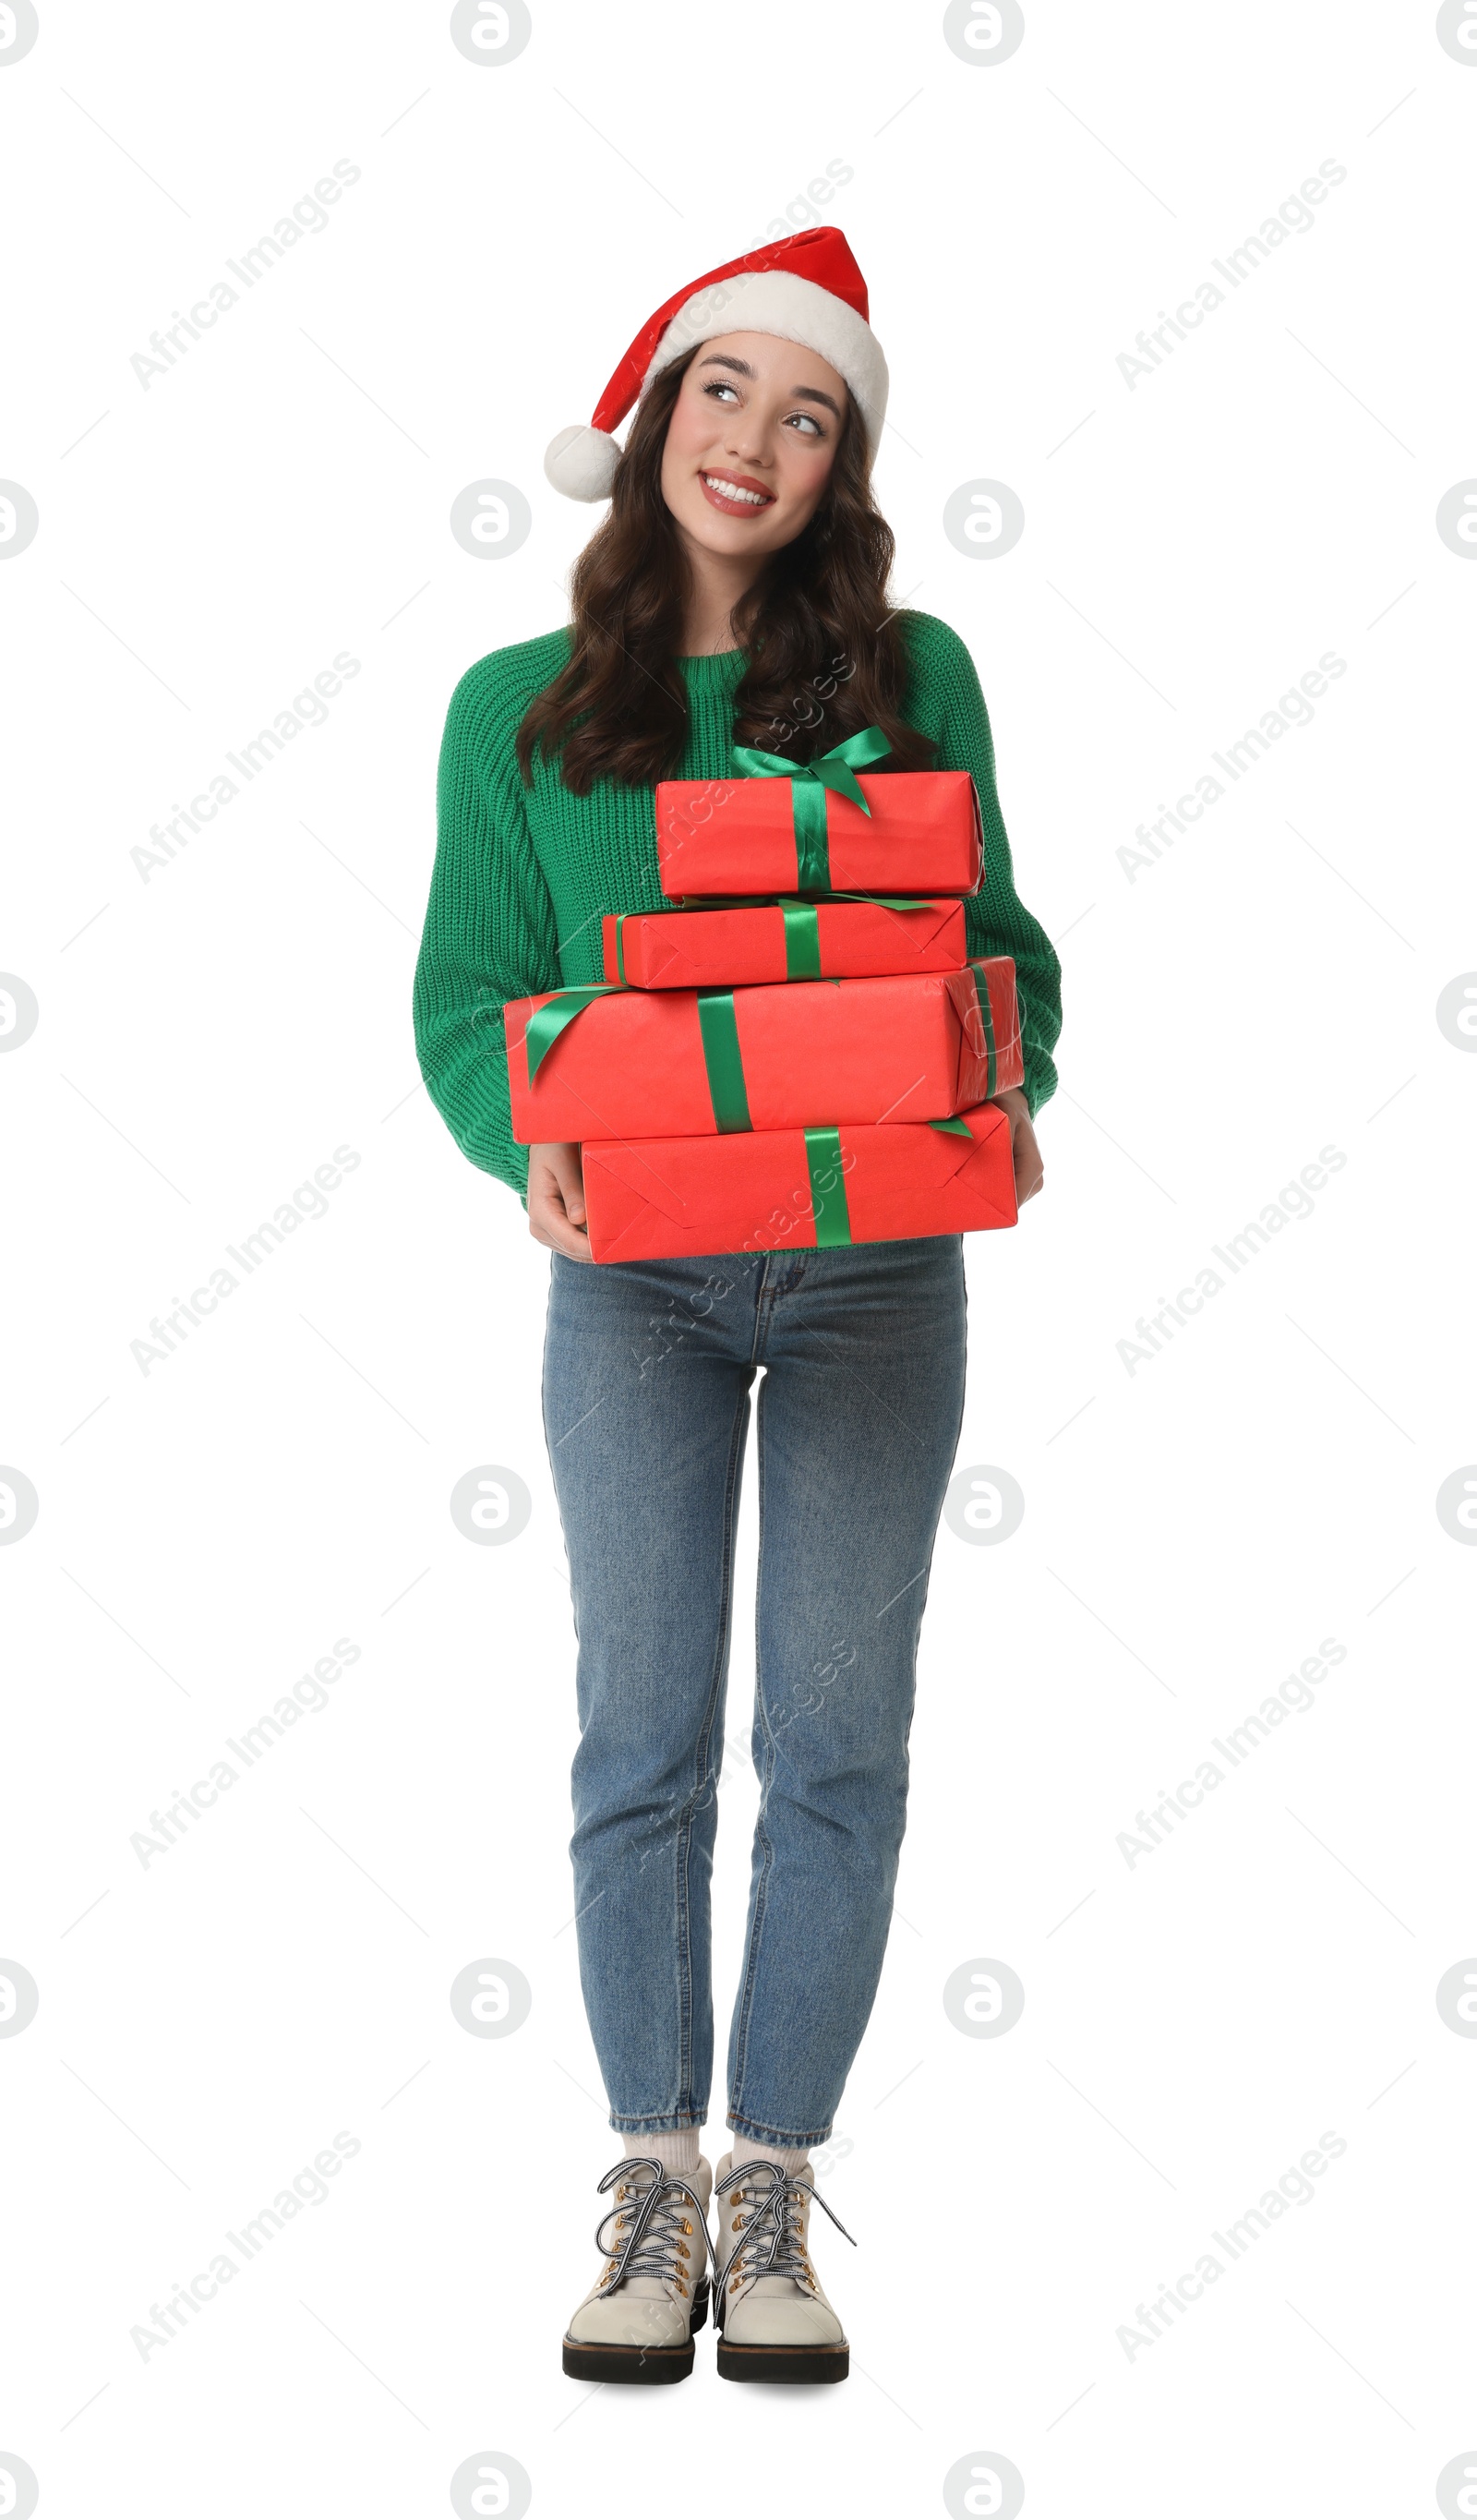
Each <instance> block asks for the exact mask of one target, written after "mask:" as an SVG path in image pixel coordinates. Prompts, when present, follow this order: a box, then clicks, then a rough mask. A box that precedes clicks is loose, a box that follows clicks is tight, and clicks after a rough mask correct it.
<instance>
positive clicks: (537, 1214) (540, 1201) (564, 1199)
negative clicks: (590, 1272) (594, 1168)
mask: <svg viewBox="0 0 1477 2520" xmlns="http://www.w3.org/2000/svg"><path fill="white" fill-rule="evenodd" d="M528 1231H529V1233H530V1234H531V1235H532V1236H533V1238H534V1240H535V1242H543V1243H546V1244H547V1245H548V1247H549V1249H550V1250H551V1251H561V1252H562V1253H563V1255H564V1257H565V1259H566V1260H588V1259H589V1257H590V1238H589V1235H588V1233H587V1232H586V1230H585V1186H584V1178H583V1174H582V1172H581V1168H580V1150H579V1148H578V1147H577V1146H547V1147H532V1148H529V1152H528Z"/></svg>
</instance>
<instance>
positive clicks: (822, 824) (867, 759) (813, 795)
mask: <svg viewBox="0 0 1477 2520" xmlns="http://www.w3.org/2000/svg"><path fill="white" fill-rule="evenodd" d="M891 750H892V746H891V744H890V743H889V742H888V741H887V738H886V736H885V735H884V734H883V733H882V730H881V728H880V727H879V726H867V727H864V728H863V729H862V731H861V733H860V735H849V736H848V737H847V738H846V741H845V742H844V743H835V744H832V746H831V748H830V750H829V752H823V753H821V754H820V755H819V757H818V758H817V759H816V760H814V761H786V760H785V758H784V755H783V752H760V751H759V750H758V749H757V748H756V746H755V745H753V744H751V743H736V744H735V746H734V759H735V760H736V761H737V762H738V764H739V768H740V770H742V771H744V772H745V773H746V774H747V776H748V777H749V778H750V779H787V780H788V781H789V783H790V789H789V793H790V811H791V814H792V815H793V817H794V825H795V881H796V883H797V884H798V886H799V888H800V890H801V891H802V892H828V891H829V890H830V853H829V850H828V845H827V836H826V814H827V805H826V791H827V789H828V788H831V789H833V790H834V792H835V794H836V795H838V796H844V797H845V798H846V799H847V801H848V802H849V803H850V804H853V805H860V806H861V808H862V811H863V813H864V814H867V815H869V816H870V815H871V812H872V807H871V806H870V805H869V804H868V802H867V799H866V797H865V796H864V795H863V793H862V790H861V788H860V787H858V785H857V779H856V774H857V772H858V771H859V770H865V769H866V768H867V767H868V765H869V763H871V762H873V761H880V760H882V759H883V758H884V756H885V755H886V754H887V753H889V752H890V751H891Z"/></svg>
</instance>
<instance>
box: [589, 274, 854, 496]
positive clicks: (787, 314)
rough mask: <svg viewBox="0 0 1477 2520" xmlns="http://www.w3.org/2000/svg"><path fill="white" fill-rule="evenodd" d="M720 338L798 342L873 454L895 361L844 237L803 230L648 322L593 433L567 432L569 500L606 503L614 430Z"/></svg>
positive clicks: (600, 407)
mask: <svg viewBox="0 0 1477 2520" xmlns="http://www.w3.org/2000/svg"><path fill="white" fill-rule="evenodd" d="M721 333H770V334H774V335H775V336H776V337H778V338H779V339H780V340H782V341H798V342H800V343H801V344H802V346H803V347H804V348H805V349H807V350H814V351H815V352H816V354H817V356H818V357H820V358H823V359H825V360H827V361H828V363H829V365H830V366H831V367H833V368H834V369H835V371H836V373H837V375H838V376H840V377H843V378H844V379H845V382H846V386H847V390H848V391H849V393H850V395H851V397H852V400H853V401H854V402H855V404H856V406H857V409H858V410H859V412H860V413H861V415H862V420H863V422H864V424H865V427H866V430H867V443H868V447H869V449H870V451H871V452H872V453H873V454H875V452H876V445H877V439H878V438H879V437H880V435H881V433H882V417H883V414H884V413H885V411H886V409H887V362H886V360H885V359H884V358H883V356H882V348H881V343H880V342H879V341H878V339H877V337H876V335H875V334H874V333H873V329H872V327H871V325H870V324H869V323H868V320H867V283H866V281H865V280H864V279H863V278H862V274H861V272H860V271H859V269H858V268H857V263H856V258H855V256H854V255H853V253H852V250H851V248H850V246H849V245H848V244H847V242H846V239H845V238H844V236H843V235H842V234H841V231H840V229H839V228H804V229H802V231H801V232H800V234H799V235H798V236H792V237H785V238H784V239H783V241H782V242H781V243H780V244H777V245H765V246H760V247H759V248H758V249H757V250H756V251H755V252H753V253H742V254H739V258H738V260H737V261H735V262H725V263H723V264H721V265H720V266H719V268H718V270H716V271H706V272H704V273H703V275H702V278H701V279H700V280H694V281H691V282H690V283H689V285H688V287H687V288H686V289H680V290H679V291H678V292H677V294H676V296H675V297H669V298H668V299H667V302H666V304H665V305H664V306H658V308H657V310H656V312H655V314H654V315H653V316H651V317H650V319H649V321H648V322H647V323H645V324H644V325H643V326H642V328H641V331H640V332H639V333H638V334H637V336H636V338H635V340H634V341H633V342H632V344H631V346H630V348H629V350H627V352H626V354H625V357H624V358H623V359H622V360H621V362H620V365H619V366H618V367H617V369H616V371H615V374H614V376H613V377H612V378H611V379H610V382H609V383H608V384H607V385H606V387H605V390H604V393H603V394H602V395H601V398H600V401H599V402H598V403H597V405H596V407H595V413H594V417H593V418H592V420H591V424H590V427H588V428H581V427H574V428H561V429H560V430H559V435H558V436H557V437H555V438H553V439H551V441H550V445H549V450H548V453H547V454H546V455H545V457H544V471H545V472H546V473H547V474H548V476H549V479H550V480H551V481H552V482H553V484H554V486H555V488H556V490H562V492H563V493H564V496H565V498H567V499H608V498H609V496H610V492H611V489H612V487H613V486H614V481H615V468H616V465H617V464H618V462H619V461H620V448H619V447H618V446H617V445H616V443H615V439H614V437H613V436H612V435H611V433H610V432H611V430H612V429H615V428H617V427H619V426H620V423H621V422H622V421H623V420H624V419H625V417H626V414H627V412H628V411H629V410H630V409H631V407H632V405H633V404H634V403H635V401H636V399H637V397H638V395H640V394H641V393H642V392H643V391H644V389H645V388H646V386H648V385H649V383H650V382H651V380H652V378H653V377H657V376H660V374H661V371H662V369H663V368H668V367H670V366H671V364H672V362H673V360H674V359H680V358H683V357H685V356H686V354H687V352H688V351H689V350H692V349H694V348H695V347H696V346H697V344H698V343H699V342H700V341H711V340H714V339H716V338H717V337H718V335H719V334H721Z"/></svg>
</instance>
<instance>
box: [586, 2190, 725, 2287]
mask: <svg viewBox="0 0 1477 2520" xmlns="http://www.w3.org/2000/svg"><path fill="white" fill-rule="evenodd" d="M643 2170H646V2171H649V2172H650V2174H651V2175H650V2178H649V2180H648V2181H647V2183H646V2184H645V2185H643V2184H642V2183H641V2182H640V2180H639V2179H638V2177H637V2173H638V2172H640V2171H643ZM617 2183H618V2184H617ZM611 2186H614V2188H615V2203H614V2205H613V2206H612V2207H611V2208H610V2210H609V2212H608V2213H606V2214H604V2216H603V2217H602V2219H601V2220H600V2222H599V2223H597V2225H596V2227H595V2245H596V2247H597V2248H598V2249H601V2250H603V2251H604V2255H605V2258H606V2261H607V2263H606V2267H605V2272H604V2278H603V2281H604V2289H605V2290H606V2292H613V2291H614V2290H615V2288H616V2286H617V2285H618V2284H623V2283H625V2282H626V2281H627V2279H628V2278H629V2277H630V2276H632V2275H654V2276H655V2277H656V2278H657V2280H658V2281H659V2282H661V2283H670V2284H675V2285H676V2287H677V2289H678V2291H679V2292H680V2293H682V2294H684V2295H686V2294H687V2293H689V2292H690V2291H691V2289H692V2283H693V2263H692V2259H693V2253H692V2250H691V2249H690V2247H689V2245H688V2243H689V2241H690V2240H691V2239H692V2237H693V2234H694V2229H698V2228H703V2226H704V2224H705V2214H704V2208H703V2203H702V2199H701V2197H700V2196H697V2195H695V2194H694V2190H693V2189H692V2188H691V2187H690V2186H689V2185H688V2183H687V2181H686V2180H685V2179H678V2178H676V2177H675V2176H674V2175H673V2173H672V2172H671V2171H669V2170H666V2169H664V2168H663V2166H662V2164H661V2163H660V2162H659V2161H653V2160H651V2159H649V2157H646V2156H642V2157H639V2158H637V2159H634V2160H626V2161H618V2162H617V2163H616V2165H615V2168H614V2169H613V2170H607V2171H606V2173H605V2175H604V2179H603V2180H602V2181H601V2183H600V2186H599V2189H598V2190H597V2193H598V2194H600V2195H602V2196H604V2193H605V2191H606V2189H607V2188H609V2187H611ZM690 2209H691V2210H690ZM694 2215H695V2216H696V2222H695V2224H694V2220H693V2216H694ZM607 2234H608V2235H609V2236H608V2237H607V2236H606V2235H607Z"/></svg>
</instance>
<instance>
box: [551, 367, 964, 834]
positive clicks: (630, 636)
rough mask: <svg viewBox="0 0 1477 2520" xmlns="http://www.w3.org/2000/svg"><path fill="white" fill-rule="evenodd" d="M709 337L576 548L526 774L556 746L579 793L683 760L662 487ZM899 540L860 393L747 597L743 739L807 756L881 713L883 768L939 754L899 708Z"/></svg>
mask: <svg viewBox="0 0 1477 2520" xmlns="http://www.w3.org/2000/svg"><path fill="white" fill-rule="evenodd" d="M700 346H701V344H697V345H695V346H694V349H693V350H691V351H690V352H689V354H688V356H687V357H686V358H685V359H681V360H678V361H675V362H674V363H673V365H672V366H671V367H669V368H665V369H663V371H662V373H661V375H660V376H659V377H657V378H656V379H655V381H654V382H652V383H651V384H650V385H649V387H648V389H647V391H646V393H645V394H644V396H643V398H642V401H641V403H640V405H639V407H638V409H637V414H636V420H635V423H634V425H633V427H632V430H631V435H630V439H629V442H628V444H627V446H626V450H625V453H624V454H623V455H622V457H621V460H620V463H619V466H618V467H617V470H616V474H615V488H614V492H613V495H612V497H611V501H610V513H609V515H608V516H607V517H606V518H605V520H604V523H603V524H602V525H601V526H599V527H598V529H597V531H596V532H595V533H594V534H592V536H591V538H590V540H589V542H588V543H587V544H586V545H585V548H584V550H583V551H582V552H581V554H580V556H579V559H578V560H577V561H576V562H575V564H574V570H573V575H572V577H571V581H570V598H571V606H572V612H573V622H572V633H571V636H572V648H571V652H570V656H569V661H568V663H567V664H566V665H565V666H564V668H563V670H562V672H561V673H559V675H558V676H557V677H556V679H555V680H554V681H553V682H552V683H551V684H550V685H549V686H548V689H547V690H545V691H543V692H540V693H539V695H538V697H536V698H535V699H534V701H533V702H532V704H531V706H530V707H529V709H528V712H527V714H526V716H525V717H524V719H523V722H522V724H521V726H520V727H519V729H518V737H517V757H518V764H519V767H520V769H521V770H522V773H523V778H524V780H525V782H526V781H528V780H529V779H530V778H531V776H532V768H533V759H534V754H535V753H536V752H537V753H540V754H542V755H543V756H544V757H545V758H551V759H552V758H553V757H554V756H555V755H556V754H558V755H559V771H560V776H561V778H562V780H563V784H564V786H565V787H568V788H569V789H571V790H572V792H573V793H574V794H575V795H576V796H588V794H589V793H590V790H591V787H593V786H594V784H595V781H596V780H597V779H602V778H604V779H613V780H616V781H619V782H620V783H621V784H622V785H624V786H626V787H648V786H649V785H651V784H652V783H653V782H654V781H656V780H658V779H664V778H671V777H673V776H674V775H675V774H676V771H677V769H678V767H679V765H680V763H681V760H682V753H683V747H684V744H685V742H686V741H687V732H688V703H687V692H686V687H685V685H684V683H683V679H682V673H681V669H680V667H679V666H678V664H677V661H676V657H677V652H678V646H679V642H680V640H681V636H682V624H683V611H684V606H685V602H686V597H687V592H688V562H687V558H686V555H685V553H684V551H683V547H682V541H681V537H680V535H679V533H678V530H677V524H676V520H675V518H674V517H673V516H672V513H671V510H670V509H669V508H668V506H667V504H666V501H665V500H664V499H663V497H662V495H661V459H662V449H663V446H664V444H665V441H666V433H667V423H668V421H669V419H670V418H671V414H672V406H673V404H674V403H675V401H676V399H677V395H678V391H679V388H680V386H681V384H682V380H683V378H684V376H685V375H686V374H687V371H688V369H689V367H690V366H691V365H692V362H693V360H694V358H695V357H696V355H697V348H699V347H700ZM893 550H894V544H893V536H892V528H891V527H890V525H889V524H888V523H887V520H886V518H885V517H882V516H881V515H880V514H879V513H878V511H877V509H876V507H875V506H874V505H873V496H872V487H871V483H870V481H869V478H868V464H867V452H866V444H865V437H864V432H863V426H862V421H861V416H860V414H859V413H858V411H857V409H856V406H855V404H854V403H853V402H851V401H850V400H849V399H848V402H847V406H846V413H845V417H844V419H843V421H842V424H841V431H840V436H839V439H838V441H837V445H836V454H835V462H834V464H833V465H832V468H831V473H830V478H829V481H828V484H827V489H826V495H825V497H824V498H823V499H822V501H821V504H820V506H819V508H818V509H817V510H816V513H815V515H814V516H813V517H812V518H811V520H810V523H809V524H808V525H807V526H806V527H805V530H804V532H803V533H800V534H797V535H796V537H795V539H794V541H793V542H791V543H787V544H786V545H785V546H784V548H783V551H778V552H776V553H775V554H774V555H773V557H772V559H771V561H770V564H769V566H768V568H767V569H766V570H765V572H764V574H763V575H762V577H761V578H760V579H759V581H758V583H757V584H756V585H755V586H753V587H752V588H751V589H750V591H749V593H748V594H747V595H746V596H744V597H743V599H742V601H741V602H740V603H739V604H738V605H737V606H736V607H735V608H734V613H733V628H734V633H735V636H736V638H737V640H738V642H739V646H740V647H741V648H743V649H745V650H746V651H747V652H748V666H747V669H746V671H745V673H744V676H743V679H742V681H741V682H740V684H739V690H738V694H737V696H736V698H735V703H734V706H735V726H734V740H735V742H738V743H752V744H758V745H760V746H761V747H762V748H763V749H764V750H765V751H766V752H783V753H784V754H785V755H786V756H787V757H788V758H789V759H790V760H794V761H808V760H810V759H812V758H813V756H814V755H815V754H816V753H817V752H826V751H828V750H829V749H830V747H831V745H832V744H834V743H838V742H841V740H842V739H843V738H844V737H846V736H848V735H855V734H857V733H858V732H859V731H860V729H861V728H863V727H864V726H879V727H880V728H881V729H882V732H883V734H884V735H886V736H887V737H889V739H890V740H891V743H892V756H891V759H890V760H889V761H887V762H885V763H883V764H881V765H880V766H881V767H882V768H884V769H889V770H916V769H924V768H926V767H927V766H928V764H929V762H930V761H931V759H932V754H933V746H932V744H931V743H929V742H928V741H927V739H926V738H925V737H923V736H921V735H919V734H918V733H917V732H916V730H915V729H914V728H912V727H910V726H908V725H907V724H906V723H905V722H904V720H903V718H902V716H901V715H900V709H901V704H902V697H903V692H904V688H905V685H906V682H907V672H908V660H907V655H906V652H905V651H904V647H903V639H902V633H901V630H900V629H899V626H898V620H899V616H898V615H897V613H896V612H894V611H893V610H892V608H891V607H890V606H889V604H888V601H887V579H888V574H889V571H890V570H891V567H892V559H893Z"/></svg>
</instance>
